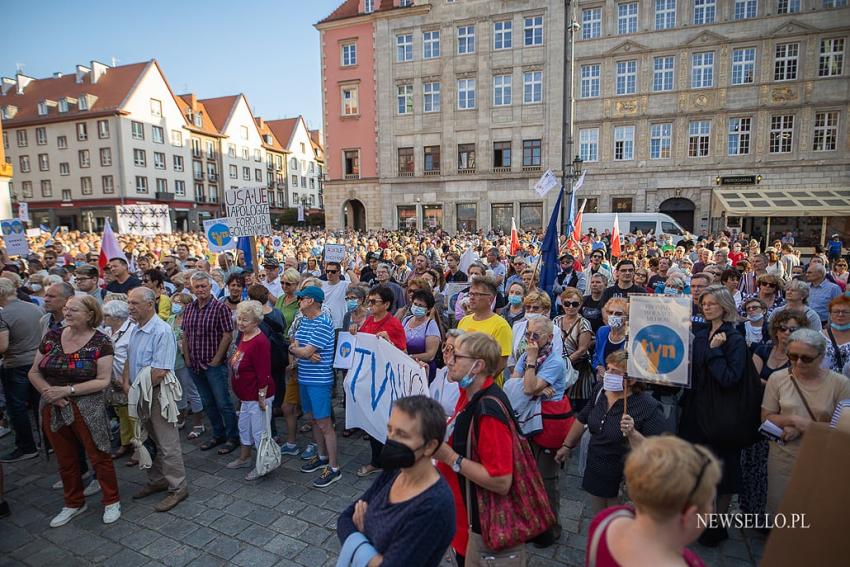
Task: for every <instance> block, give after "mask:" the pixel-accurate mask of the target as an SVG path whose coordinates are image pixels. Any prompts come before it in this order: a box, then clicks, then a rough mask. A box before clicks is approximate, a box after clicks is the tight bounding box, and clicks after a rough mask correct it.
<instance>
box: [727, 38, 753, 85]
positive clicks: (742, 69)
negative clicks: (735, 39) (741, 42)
mask: <svg viewBox="0 0 850 567" xmlns="http://www.w3.org/2000/svg"><path fill="white" fill-rule="evenodd" d="M755 67H756V48H755V47H742V48H737V49H733V50H732V84H733V85H746V84H750V83H752V82H753V80H754V79H755Z"/></svg>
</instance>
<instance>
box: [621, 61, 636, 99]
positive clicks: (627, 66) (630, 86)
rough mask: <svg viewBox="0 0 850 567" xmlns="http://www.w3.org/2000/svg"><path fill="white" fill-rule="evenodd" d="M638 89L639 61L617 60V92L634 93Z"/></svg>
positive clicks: (622, 93)
mask: <svg viewBox="0 0 850 567" xmlns="http://www.w3.org/2000/svg"><path fill="white" fill-rule="evenodd" d="M636 90H637V61H636V60H634V59H632V60H631V61H617V94H618V95H624V94H634V93H635V91H636Z"/></svg>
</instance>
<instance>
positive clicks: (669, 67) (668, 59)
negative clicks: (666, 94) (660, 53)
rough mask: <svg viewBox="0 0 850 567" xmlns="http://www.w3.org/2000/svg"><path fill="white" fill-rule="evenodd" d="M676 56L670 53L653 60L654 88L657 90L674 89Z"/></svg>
mask: <svg viewBox="0 0 850 567" xmlns="http://www.w3.org/2000/svg"><path fill="white" fill-rule="evenodd" d="M674 66H675V57H673V56H672V55H668V56H665V57H656V58H655V59H654V60H653V75H652V90H653V91H655V92H662V91H672V90H673V68H674Z"/></svg>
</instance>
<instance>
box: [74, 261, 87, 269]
mask: <svg viewBox="0 0 850 567" xmlns="http://www.w3.org/2000/svg"><path fill="white" fill-rule="evenodd" d="M85 265H86V263H85V262H83V261H82V260H77V261H76V262H74V266H76V267H77V268H79V267H80V266H85Z"/></svg>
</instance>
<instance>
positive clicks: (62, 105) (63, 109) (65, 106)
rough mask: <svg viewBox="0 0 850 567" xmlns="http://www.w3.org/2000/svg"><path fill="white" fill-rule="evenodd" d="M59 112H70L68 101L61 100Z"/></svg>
mask: <svg viewBox="0 0 850 567" xmlns="http://www.w3.org/2000/svg"><path fill="white" fill-rule="evenodd" d="M59 112H68V100H67V99H64V98H61V99H59Z"/></svg>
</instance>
